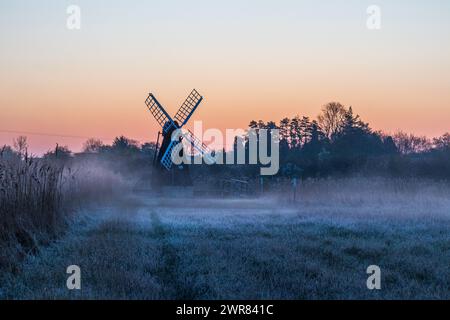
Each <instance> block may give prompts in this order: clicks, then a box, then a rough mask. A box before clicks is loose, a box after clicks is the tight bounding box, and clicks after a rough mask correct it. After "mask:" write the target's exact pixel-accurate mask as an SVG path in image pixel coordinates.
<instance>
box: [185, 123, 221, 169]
mask: <svg viewBox="0 0 450 320" xmlns="http://www.w3.org/2000/svg"><path fill="white" fill-rule="evenodd" d="M183 137H184V138H185V139H186V140H187V141H188V142H189V143H190V144H191V146H192V147H193V148H194V149H196V150H197V151H198V152H200V153H201V154H202V156H203V159H204V160H205V162H206V163H207V164H213V163H214V162H215V161H214V158H213V157H212V151H211V149H210V148H209V147H208V146H207V145H206V144H204V143H203V142H202V141H201V140H200V139H199V138H197V137H196V136H195V135H194V134H193V133H192V132H191V131H190V130H187V131H186V132H185V133H184V134H183Z"/></svg>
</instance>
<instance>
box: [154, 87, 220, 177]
mask: <svg viewBox="0 0 450 320" xmlns="http://www.w3.org/2000/svg"><path fill="white" fill-rule="evenodd" d="M202 100H203V97H202V96H201V95H200V94H199V93H198V92H197V90H195V89H193V90H192V92H191V93H190V94H189V96H188V97H187V98H186V100H185V101H184V102H183V104H182V105H181V107H180V109H178V111H177V113H176V114H175V116H174V117H173V119H172V118H171V117H170V116H169V114H168V113H167V111H166V110H165V109H164V108H163V106H162V105H161V104H160V103H159V101H158V100H157V99H156V98H155V96H154V95H153V94H152V93H150V94H149V95H148V97H147V99H146V100H145V104H146V106H147V108H148V110H149V111H150V113H151V114H152V115H153V117H154V118H155V119H156V121H157V122H158V124H159V125H160V126H161V128H162V136H163V141H162V144H161V148H160V149H159V152H158V155H157V161H158V162H159V163H160V164H161V166H162V168H164V169H166V170H168V171H170V170H171V169H172V167H173V162H172V154H173V153H174V152H183V150H182V148H183V145H182V143H181V142H182V140H183V139H186V141H188V142H189V143H190V146H191V152H194V150H195V151H197V152H198V153H199V154H200V155H202V156H203V158H204V159H205V161H206V162H207V163H213V162H214V160H213V158H212V157H211V150H210V149H209V148H208V146H206V145H205V144H204V143H203V142H202V141H201V140H200V139H198V138H197V137H196V136H195V135H194V134H193V133H192V132H191V131H190V130H183V131H182V130H181V129H182V128H183V127H184V125H185V124H186V123H187V122H188V121H189V119H190V118H191V117H192V115H193V113H194V111H195V110H196V109H197V108H198V106H199V105H200V103H201V102H202ZM173 133H175V134H173Z"/></svg>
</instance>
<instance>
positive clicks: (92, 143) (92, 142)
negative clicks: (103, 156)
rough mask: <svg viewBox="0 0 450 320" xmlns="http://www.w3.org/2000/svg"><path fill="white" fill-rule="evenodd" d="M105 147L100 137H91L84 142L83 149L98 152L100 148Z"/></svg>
mask: <svg viewBox="0 0 450 320" xmlns="http://www.w3.org/2000/svg"><path fill="white" fill-rule="evenodd" d="M101 147H103V142H102V141H101V140H99V139H95V138H90V139H88V140H86V142H85V143H84V144H83V151H84V152H89V153H94V152H98V151H99V150H100V148H101Z"/></svg>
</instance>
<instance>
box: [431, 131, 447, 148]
mask: <svg viewBox="0 0 450 320" xmlns="http://www.w3.org/2000/svg"><path fill="white" fill-rule="evenodd" d="M433 144H434V146H435V148H436V149H438V150H450V133H448V132H447V133H445V134H443V135H442V136H440V137H439V138H434V139H433Z"/></svg>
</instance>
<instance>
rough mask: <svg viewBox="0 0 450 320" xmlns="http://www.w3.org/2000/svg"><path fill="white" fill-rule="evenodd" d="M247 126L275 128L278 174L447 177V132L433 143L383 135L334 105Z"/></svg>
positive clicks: (449, 169)
mask: <svg viewBox="0 0 450 320" xmlns="http://www.w3.org/2000/svg"><path fill="white" fill-rule="evenodd" d="M249 126H250V127H251V128H255V129H256V130H258V129H268V130H269V131H270V130H272V129H278V130H279V132H280V172H279V175H281V176H290V177H292V176H298V177H304V178H305V177H328V176H350V175H377V176H393V177H429V178H437V179H439V178H443V179H448V178H450V134H449V133H445V134H444V135H442V136H441V137H438V138H434V139H428V138H426V137H418V136H415V135H413V134H406V133H403V132H398V133H395V134H393V135H388V134H385V133H383V132H381V131H375V130H373V129H372V128H370V126H369V124H368V123H365V122H364V121H362V119H361V118H360V117H359V116H358V115H356V114H355V113H354V112H353V109H352V107H348V108H346V107H345V106H343V105H342V104H340V103H337V102H331V103H328V104H327V105H325V106H324V107H323V108H322V111H321V114H320V115H319V116H318V118H317V120H311V119H310V118H308V117H300V116H296V117H294V118H284V119H282V120H280V121H279V122H278V123H275V122H273V121H269V122H263V121H251V122H250V124H249ZM246 141H248V137H246ZM246 143H248V142H246Z"/></svg>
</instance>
